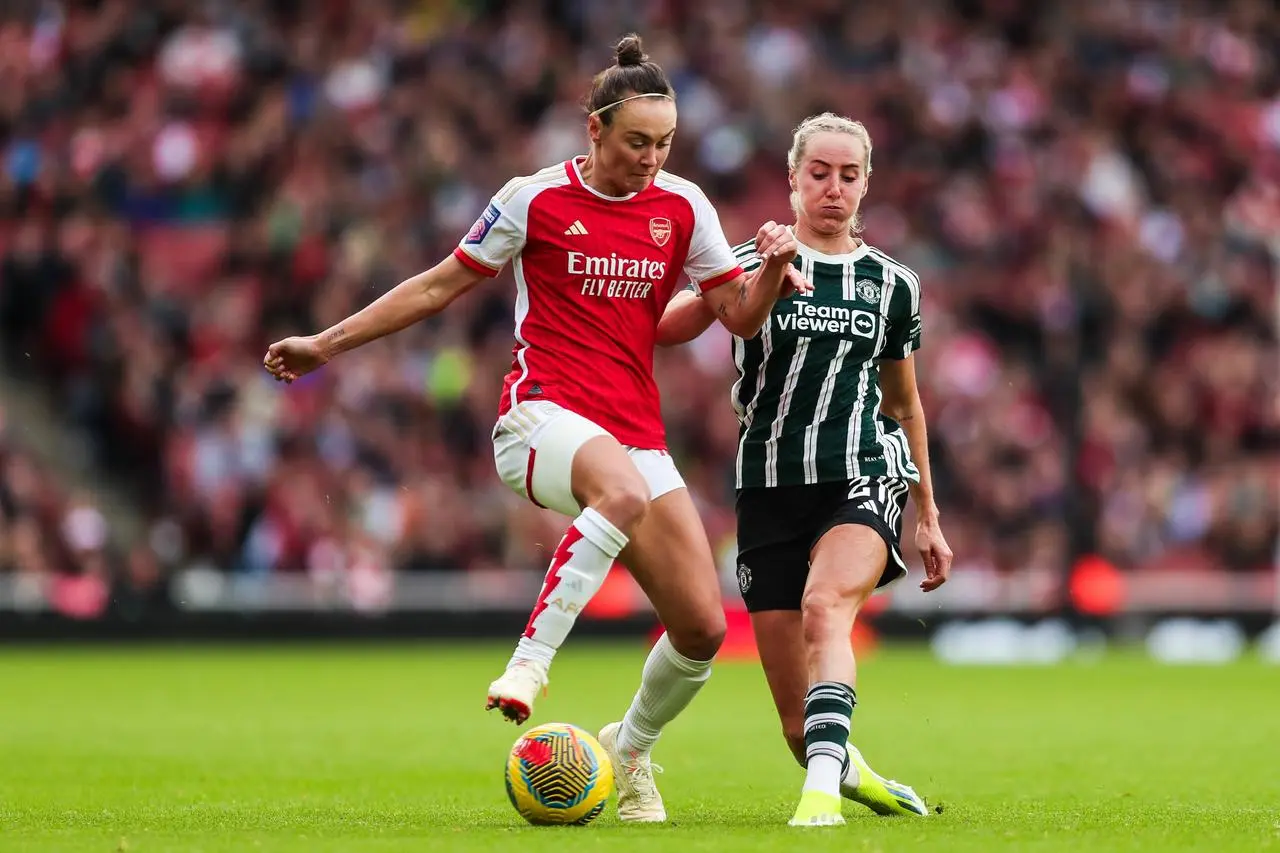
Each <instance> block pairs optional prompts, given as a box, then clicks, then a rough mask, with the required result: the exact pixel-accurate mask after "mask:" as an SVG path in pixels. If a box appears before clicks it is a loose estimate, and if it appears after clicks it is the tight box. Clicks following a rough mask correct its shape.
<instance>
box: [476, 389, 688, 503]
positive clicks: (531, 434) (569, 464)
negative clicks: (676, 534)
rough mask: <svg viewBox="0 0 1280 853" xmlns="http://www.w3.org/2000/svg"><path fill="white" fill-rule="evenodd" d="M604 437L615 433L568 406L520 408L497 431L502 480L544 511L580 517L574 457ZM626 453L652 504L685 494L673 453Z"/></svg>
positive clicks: (496, 455) (495, 454)
mask: <svg viewBox="0 0 1280 853" xmlns="http://www.w3.org/2000/svg"><path fill="white" fill-rule="evenodd" d="M598 435H609V433H608V432H607V431H606V430H605V429H604V428H603V427H601V426H599V425H597V424H595V423H593V422H592V421H589V420H587V419H586V418H584V417H582V416H581V415H578V414H575V413H573V412H571V411H569V410H568V409H566V408H564V407H563V406H558V405H556V404H555V403H551V402H546V401H534V402H524V403H518V404H516V405H515V406H514V407H513V408H512V409H511V410H510V411H509V412H507V413H506V414H505V415H503V416H502V417H501V418H500V419H499V420H498V423H497V424H496V425H495V426H494V428H493V459H494V462H495V463H496V464H497V466H498V476H499V477H501V478H502V482H504V483H506V484H507V486H508V487H509V488H510V489H511V490H512V491H514V492H515V493H516V494H518V495H520V496H521V497H524V498H528V499H529V500H530V501H532V502H533V503H535V504H537V505H538V506H541V507H546V508H548V509H554V510H555V511H556V512H561V513H564V514H565V515H568V516H571V517H572V516H577V515H578V514H579V513H581V512H582V507H580V506H579V505H578V500H577V498H575V497H574V496H573V488H572V486H571V485H570V483H571V480H572V475H573V457H574V455H575V454H576V453H577V452H578V448H580V447H582V445H584V444H586V443H587V442H588V441H590V440H591V439H593V438H595V437H596V436H598ZM624 447H625V445H624ZM625 449H626V451H627V454H628V455H629V456H630V457H631V461H632V462H633V463H635V466H636V469H637V470H638V471H639V472H640V476H642V477H644V480H645V482H646V483H648V484H649V500H657V499H658V498H660V497H662V496H663V495H665V494H666V493H667V492H672V491H675V490H676V489H682V488H684V478H683V477H681V476H680V472H679V471H678V470H676V463H675V461H674V460H672V458H671V454H670V453H667V452H666V451H665V450H641V449H638V448H635V447H626V448H625Z"/></svg>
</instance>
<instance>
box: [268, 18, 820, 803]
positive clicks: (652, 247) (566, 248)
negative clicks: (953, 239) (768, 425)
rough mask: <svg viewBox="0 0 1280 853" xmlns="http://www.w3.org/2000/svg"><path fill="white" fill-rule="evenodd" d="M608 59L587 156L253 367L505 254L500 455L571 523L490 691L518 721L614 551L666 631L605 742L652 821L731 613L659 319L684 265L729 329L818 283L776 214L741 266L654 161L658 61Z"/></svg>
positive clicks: (323, 353) (666, 110)
mask: <svg viewBox="0 0 1280 853" xmlns="http://www.w3.org/2000/svg"><path fill="white" fill-rule="evenodd" d="M616 57H617V58H616V62H615V64H614V65H613V66H611V67H609V68H607V69H606V70H604V71H603V72H601V73H600V74H599V75H597V77H596V79H595V81H594V83H593V86H592V90H591V93H590V95H589V96H588V99H587V105H586V106H587V111H588V117H587V134H588V137H589V138H590V143H591V146H590V152H589V153H588V154H587V155H585V156H581V157H575V158H573V159H572V160H569V161H566V162H564V163H558V164H556V165H554V166H551V167H548V168H546V169H543V170H542V171H541V172H538V173H536V174H534V175H530V176H527V177H520V178H516V179H514V180H512V181H510V182H509V183H507V185H506V186H505V187H503V188H502V189H501V190H500V191H499V192H498V193H497V194H496V195H495V196H494V197H493V199H492V201H491V203H490V204H489V206H488V207H487V208H486V209H485V211H484V212H483V214H482V215H481V217H480V218H479V219H478V220H477V221H476V224H475V225H474V226H473V227H472V229H471V231H470V232H468V234H467V235H466V236H465V237H464V238H463V240H462V242H461V243H460V244H459V246H458V247H457V249H456V250H455V251H454V252H453V254H452V255H451V256H449V257H447V258H445V259H444V260H443V261H441V262H440V263H439V264H437V265H436V266H435V267H433V268H431V269H429V270H427V271H426V272H424V273H421V274H419V275H416V276H414V277H413V278H410V279H408V280H406V281H404V282H402V283H401V284H400V285H398V286H397V287H396V288H394V289H393V290H391V291H390V292H388V293H387V294H386V295H384V296H382V297H381V298H379V299H378V300H377V301H375V302H374V303H372V304H371V305H369V306H368V307H367V308H365V309H363V310H362V311H360V312H358V313H357V314H355V315H353V316H351V317H349V318H347V319H346V320H343V321H342V322H340V323H338V324H337V325H335V326H334V327H332V328H330V329H328V330H327V331H325V332H322V333H320V334H318V335H313V336H309V337H293V338H286V339H285V340H282V341H280V342H278V343H275V344H272V345H271V347H270V348H269V349H268V351H267V354H266V357H265V359H264V364H265V366H266V368H267V370H268V371H270V372H271V374H272V375H273V376H275V377H276V378H277V379H281V380H284V381H286V382H288V381H292V380H294V379H296V378H297V377H299V376H301V375H303V374H305V373H308V372H310V371H312V370H315V369H317V368H318V367H320V366H321V365H323V364H325V363H326V362H327V361H328V360H329V359H330V358H332V357H333V356H335V355H337V354H339V353H342V352H345V351H347V350H350V349H353V348H355V347H358V346H361V345H363V344H366V343H368V342H370V341H373V340H376V339H378V338H381V337H383V336H385V335H389V334H391V333H393V332H396V331H399V330H401V329H403V328H405V327H407V326H409V325H411V324H413V323H416V322H418V321H420V320H423V319H425V318H427V317H430V316H432V315H434V314H436V313H438V312H440V311H442V310H443V309H444V308H445V307H446V306H448V305H449V303H451V302H452V301H453V300H454V299H456V298H457V297H458V296H460V295H462V294H463V293H466V292H467V291H468V290H470V289H471V288H473V287H475V286H476V285H477V284H479V283H480V282H481V281H483V280H484V279H486V278H490V277H492V276H495V275H497V273H498V272H499V270H500V269H501V268H502V267H503V266H505V265H506V264H507V263H510V264H511V265H512V271H513V273H514V276H515V279H516V287H517V298H516V318H515V319H516V327H515V346H514V348H513V359H512V366H511V372H510V374H508V376H507V380H506V383H505V387H504V390H503V394H502V398H501V402H500V404H499V410H498V421H497V424H496V425H495V427H494V431H493V441H494V457H495V461H496V464H497V468H498V473H499V475H500V476H501V477H502V479H503V481H504V482H505V483H507V485H508V486H510V487H511V488H512V489H513V490H515V491H516V492H517V493H519V494H520V495H522V496H524V497H526V498H527V499H529V500H530V501H533V502H534V503H536V504H538V505H539V506H545V507H550V508H552V509H555V510H557V511H559V512H562V513H564V514H566V515H568V516H571V517H573V518H574V521H573V523H572V525H570V527H569V529H568V531H567V532H566V533H565V535H564V538H563V539H562V540H561V542H560V544H559V546H558V547H557V549H556V552H555V555H554V557H553V558H552V561H551V566H550V568H549V570H548V572H547V577H546V581H545V583H544V584H543V588H542V592H541V594H540V595H539V597H538V600H537V603H536V604H535V606H534V609H533V613H532V615H531V616H530V619H529V624H528V627H527V628H526V630H525V633H524V636H523V637H521V639H520V641H519V643H518V645H517V647H516V650H515V653H514V655H513V656H512V658H511V660H510V661H509V663H508V665H507V668H506V671H505V672H504V673H503V675H502V676H501V677H500V678H498V679H497V680H496V681H494V682H493V683H492V684H491V685H490V687H489V694H488V706H489V707H490V708H495V707H496V708H499V709H500V710H501V712H502V713H503V714H504V715H505V716H507V717H508V718H510V719H512V720H514V721H515V722H517V723H520V722H523V721H524V720H526V719H528V717H529V715H530V713H531V712H532V710H533V702H534V699H535V697H536V696H537V694H538V693H539V692H541V691H542V690H543V688H544V687H545V686H546V684H547V680H548V679H547V671H548V668H549V666H550V663H551V660H552V658H553V656H554V655H555V652H556V650H557V649H558V648H559V647H560V645H561V644H562V643H563V642H564V640H565V638H566V637H567V635H568V633H569V631H570V629H571V628H572V626H573V623H574V620H575V619H576V618H577V616H578V614H579V613H581V612H582V610H583V608H585V607H586V605H587V603H588V602H589V601H590V600H591V598H592V596H593V595H594V594H595V593H596V591H597V590H598V589H599V588H600V585H601V584H602V583H603V582H604V579H605V576H606V575H607V573H608V572H609V569H610V567H611V566H612V565H613V563H614V561H615V560H619V561H621V562H622V564H623V565H625V566H626V567H627V568H628V569H629V570H630V572H631V573H632V575H633V576H634V577H635V578H636V580H637V582H638V583H639V584H640V586H641V588H642V589H643V590H644V591H645V593H646V595H648V597H649V600H650V601H651V602H652V603H653V606H654V608H655V610H656V611H657V615H658V617H659V619H661V621H662V624H663V625H664V626H665V628H666V633H665V634H664V635H663V636H662V637H661V638H660V639H659V641H658V643H657V644H656V645H655V646H654V648H653V650H652V651H651V653H650V655H649V658H648V660H647V661H646V662H645V665H644V671H643V675H642V678H641V684H640V689H639V691H638V692H637V693H636V696H635V699H634V700H633V702H632V704H631V707H630V708H629V709H628V711H627V713H626V715H625V717H624V718H623V720H622V721H621V722H619V723H613V724H611V725H609V726H606V727H605V728H604V729H603V730H602V731H601V732H600V740H601V742H602V744H603V745H604V746H605V748H606V750H607V751H608V753H609V755H610V758H611V759H612V761H613V763H614V767H615V768H616V770H617V774H616V778H617V785H618V795H619V796H618V813H619V816H620V817H621V818H622V819H623V820H635V821H661V820H665V819H666V811H665V809H664V807H663V803H662V798H661V797H660V796H659V794H658V792H657V789H656V787H655V786H654V782H653V770H652V765H651V763H650V760H649V752H650V750H651V748H652V746H653V744H654V742H655V741H656V740H657V738H658V735H659V733H660V732H661V730H662V728H663V727H664V726H665V725H666V724H667V723H669V722H670V721H671V720H673V719H674V718H675V717H676V715H677V714H679V713H680V711H682V710H683V709H684V708H685V706H687V705H688V703H689V702H690V701H691V700H692V699H693V697H694V695H695V694H696V693H697V692H698V690H699V689H700V688H701V686H702V684H703V683H704V682H705V681H706V679H707V677H708V676H709V674H710V669H711V660H712V658H713V657H714V656H715V654H716V651H717V650H718V649H719V647H720V642H721V640H722V638H723V636H724V631H725V623H724V612H723V609H722V607H721V602H720V587H719V580H718V578H717V575H716V570H715V563H714V560H713V558H712V555H711V549H710V546H709V544H708V542H707V536H706V532H705V531H704V529H703V527H702V522H701V520H700V519H699V517H698V512H697V510H696V508H695V507H694V505H693V501H692V500H691V499H690V497H689V494H688V491H687V489H685V487H684V482H683V480H682V479H681V477H680V474H679V472H678V471H677V470H676V468H675V465H674V464H673V463H672V460H671V457H670V455H669V454H668V453H667V452H666V440H665V435H664V432H663V426H662V418H661V411H660V406H659V398H658V392H657V387H656V385H655V383H654V380H653V354H654V346H655V338H656V333H657V326H658V320H659V319H660V318H661V316H662V313H663V310H664V308H665V307H666V305H667V302H668V301H669V300H670V298H671V296H672V294H673V293H674V292H675V290H676V288H677V286H678V285H680V284H681V283H682V282H683V280H684V279H685V278H688V279H689V280H691V281H692V283H693V286H694V287H695V289H697V290H698V291H699V292H700V293H701V294H702V296H703V297H704V298H705V300H706V304H707V305H709V306H710V307H711V309H712V310H713V311H714V312H715V314H716V317H717V318H718V319H719V321H720V322H721V323H723V324H724V326H725V327H726V328H727V329H729V331H731V332H733V333H734V334H735V335H739V336H742V337H748V338H749V337H752V336H754V335H755V334H756V332H757V331H758V330H759V329H760V327H761V325H762V324H763V323H764V322H765V320H766V319H767V318H768V317H769V315H770V312H771V310H772V308H773V305H774V303H775V301H776V300H777V299H778V297H779V295H781V294H783V293H786V292H790V290H792V289H797V290H801V291H805V292H807V291H808V289H809V285H808V283H807V282H805V281H804V280H803V279H801V278H800V276H799V275H798V273H796V272H795V271H794V270H793V268H792V266H791V260H792V259H793V258H794V257H795V254H796V250H797V249H796V243H795V238H794V237H793V236H792V234H791V232H790V231H789V230H788V229H786V228H785V227H783V226H782V225H779V224H777V223H775V222H768V223H765V225H764V226H762V227H761V229H760V231H759V234H758V235H757V237H756V249H757V255H758V256H759V257H760V258H761V259H762V263H761V264H760V265H759V267H758V268H757V269H756V270H755V271H753V272H752V273H749V274H746V273H743V271H742V268H741V267H740V266H739V265H738V262H737V260H736V259H735V257H734V254H733V251H732V249H731V248H730V246H729V243H728V240H726V239H725V236H724V233H723V231H722V230H721V228H720V223H719V220H718V218H717V216H716V213H715V211H714V209H713V208H712V207H711V205H710V203H709V202H708V201H707V199H706V197H705V196H704V195H703V193H702V191H701V190H700V189H698V187H697V186H695V185H693V184H691V183H690V182H688V181H685V180H683V179H681V178H678V177H675V176H674V175H670V174H668V173H667V172H664V171H662V165H663V163H664V162H665V161H666V159H667V153H668V151H669V148H670V146H671V140H672V138H673V136H674V134H675V129H676V105H675V96H674V93H673V91H672V88H671V84H670V82H669V81H668V80H667V77H666V74H665V73H664V72H663V70H662V69H661V68H660V67H659V66H658V65H657V64H655V63H653V62H649V61H648V59H647V57H646V56H645V55H644V53H643V51H642V49H641V44H640V39H639V38H638V37H636V36H628V37H627V38H624V39H623V40H622V41H621V42H619V43H618V45H617V47H616ZM619 331H621V334H619Z"/></svg>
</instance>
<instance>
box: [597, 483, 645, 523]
mask: <svg viewBox="0 0 1280 853" xmlns="http://www.w3.org/2000/svg"><path fill="white" fill-rule="evenodd" d="M591 506H592V507H593V508H594V509H595V511H596V512H598V513H600V514H601V515H603V516H604V517H605V518H607V519H609V521H610V522H612V523H613V525H614V526H615V527H617V528H618V529H619V530H621V531H623V532H624V533H626V534H628V535H630V534H631V532H632V531H633V530H635V528H636V526H637V525H638V524H639V523H640V522H641V521H642V520H643V519H644V517H645V515H646V514H647V513H648V512H649V485H648V484H647V483H646V482H645V481H644V479H643V478H641V477H639V476H636V477H629V478H626V479H623V480H619V481H616V482H613V483H610V484H609V485H608V486H605V487H604V488H603V489H602V490H601V492H600V495H599V496H598V497H597V498H596V499H595V500H594V501H592V502H591Z"/></svg>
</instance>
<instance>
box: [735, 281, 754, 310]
mask: <svg viewBox="0 0 1280 853" xmlns="http://www.w3.org/2000/svg"><path fill="white" fill-rule="evenodd" d="M747 284H748V282H747V279H746V278H745V277H744V278H743V279H742V284H741V285H740V286H739V287H738V304H739V305H745V304H747V297H748V296H750V295H751V290H750V288H749V287H748V286H747Z"/></svg>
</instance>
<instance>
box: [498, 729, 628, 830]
mask: <svg viewBox="0 0 1280 853" xmlns="http://www.w3.org/2000/svg"><path fill="white" fill-rule="evenodd" d="M506 782H507V796H508V797H509V798H510V799H511V805H513V806H515V807H516V811H518V812H519V813H520V815H521V816H522V817H523V818H524V819H525V820H527V821H529V823H531V824H533V825H535V826H551V825H563V824H575V825H578V826H582V825H584V824H588V823H590V822H591V821H593V820H595V819H596V818H597V817H599V816H600V813H601V812H602V811H604V806H605V803H606V802H607V801H608V799H609V794H610V793H612V791H613V765H612V764H610V763H609V756H608V755H607V754H606V753H605V751H604V747H602V746H601V745H600V743H599V741H597V740H596V739H595V738H594V737H592V736H591V735H590V734H588V733H587V732H586V731H584V730H582V729H580V728H578V727H577V726H572V725H569V724H568V723H546V724H544V725H541V726H538V727H536V728H533V729H530V730H529V731H527V732H525V734H524V735H522V736H521V737H520V739H519V740H517V741H516V742H515V745H514V746H512V747H511V754H510V755H508V756H507V768H506Z"/></svg>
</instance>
